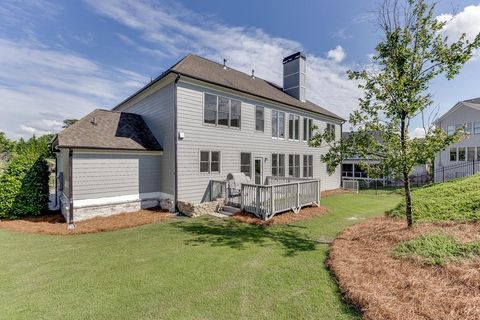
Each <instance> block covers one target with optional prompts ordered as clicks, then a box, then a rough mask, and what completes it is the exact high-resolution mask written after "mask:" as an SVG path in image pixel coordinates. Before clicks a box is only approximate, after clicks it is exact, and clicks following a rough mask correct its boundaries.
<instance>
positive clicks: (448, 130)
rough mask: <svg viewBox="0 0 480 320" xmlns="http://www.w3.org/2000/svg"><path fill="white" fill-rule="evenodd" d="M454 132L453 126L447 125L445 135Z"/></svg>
mask: <svg viewBox="0 0 480 320" xmlns="http://www.w3.org/2000/svg"><path fill="white" fill-rule="evenodd" d="M454 133H455V126H447V135H449V136H451V135H453V134H454Z"/></svg>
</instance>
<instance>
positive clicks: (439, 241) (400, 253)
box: [393, 234, 480, 265]
mask: <svg viewBox="0 0 480 320" xmlns="http://www.w3.org/2000/svg"><path fill="white" fill-rule="evenodd" d="M393 255H394V256H395V257H396V258H413V257H414V258H417V259H419V260H421V261H423V262H425V263H426V264H432V265H440V264H443V263H445V262H449V261H455V260H458V259H467V258H472V257H474V256H478V255H480V241H472V242H468V243H465V244H463V243H460V242H459V241H458V240H457V239H456V238H455V237H452V236H449V235H446V234H429V235H421V236H418V237H415V238H413V239H411V240H409V241H406V242H403V243H400V244H399V245H397V246H396V247H395V249H394V250H393Z"/></svg>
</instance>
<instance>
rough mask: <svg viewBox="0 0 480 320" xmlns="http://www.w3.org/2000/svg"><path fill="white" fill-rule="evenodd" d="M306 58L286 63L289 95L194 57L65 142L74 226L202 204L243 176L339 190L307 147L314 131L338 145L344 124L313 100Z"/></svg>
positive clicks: (75, 129)
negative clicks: (164, 202) (209, 193)
mask: <svg viewBox="0 0 480 320" xmlns="http://www.w3.org/2000/svg"><path fill="white" fill-rule="evenodd" d="M306 81H307V76H306V58H305V56H304V55H303V54H302V53H300V52H299V53H295V54H293V55H291V56H288V57H286V58H285V59H284V60H283V87H281V86H278V85H275V84H273V83H271V82H268V81H265V80H263V79H261V78H259V77H257V76H255V75H254V74H253V71H252V74H246V73H243V72H240V71H237V70H234V69H232V68H230V67H228V65H226V64H225V62H224V64H219V63H215V62H213V61H210V60H207V59H205V58H202V57H199V56H196V55H188V56H186V57H185V58H183V59H182V60H180V61H179V62H178V63H176V64H175V65H174V66H173V67H171V68H170V69H168V70H167V71H165V72H164V73H162V74H161V75H160V76H159V77H158V78H156V79H154V80H153V81H151V82H150V83H149V84H148V85H146V86H145V87H143V88H142V89H140V90H139V91H137V92H136V93H134V94H133V95H131V96H130V97H128V98H127V99H125V100H124V101H123V102H121V103H120V104H119V105H117V106H116V107H114V108H113V109H112V110H111V111H105V110H96V111H94V112H93V113H92V114H89V115H87V116H86V117H84V118H83V119H81V120H80V121H78V122H77V123H76V124H74V125H72V126H71V127H70V128H67V129H65V130H63V131H62V132H60V133H58V135H57V136H56V138H55V140H54V144H53V145H54V147H55V149H56V151H57V154H58V157H57V159H58V168H59V169H58V172H59V175H60V178H61V179H60V180H61V181H60V180H59V183H58V185H59V189H58V194H59V197H60V201H61V204H62V212H64V215H65V216H66V217H67V220H69V221H72V220H80V219H84V218H86V217H90V216H93V215H97V214H109V213H115V212H120V211H126V210H134V209H135V208H138V207H146V206H150V205H154V204H155V201H157V203H158V200H161V199H170V200H172V202H173V203H174V204H175V203H177V202H178V201H189V202H193V203H200V202H202V201H204V200H205V199H204V196H205V193H206V190H207V188H208V185H209V182H210V181H211V180H221V179H225V177H226V176H227V174H229V173H238V172H243V173H245V175H247V176H248V177H250V178H251V180H252V182H254V183H256V184H263V183H264V182H265V179H266V177H267V176H287V177H288V176H291V177H306V178H309V177H310V178H315V179H320V180H321V189H322V190H329V189H336V188H339V187H340V180H341V174H340V169H338V170H337V171H336V172H335V173H334V174H333V175H328V173H327V168H326V164H325V163H322V162H321V160H320V156H321V155H322V154H323V153H326V152H327V151H328V148H326V147H323V148H313V147H309V146H308V139H309V138H310V137H311V136H312V134H313V129H312V128H313V127H314V126H316V127H318V129H319V130H325V129H328V130H332V131H334V132H335V135H336V137H337V138H338V139H340V134H341V125H342V123H343V122H344V120H343V119H342V118H341V117H339V116H337V115H336V114H334V113H332V112H330V111H328V110H326V109H324V108H322V107H320V106H318V105H316V104H314V103H312V102H311V101H309V100H307V99H306V95H307V92H306Z"/></svg>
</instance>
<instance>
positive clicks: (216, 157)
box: [200, 151, 220, 173]
mask: <svg viewBox="0 0 480 320" xmlns="http://www.w3.org/2000/svg"><path fill="white" fill-rule="evenodd" d="M200 172H202V173H220V151H200Z"/></svg>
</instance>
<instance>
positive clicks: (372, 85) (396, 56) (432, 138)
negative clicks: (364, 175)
mask: <svg viewBox="0 0 480 320" xmlns="http://www.w3.org/2000/svg"><path fill="white" fill-rule="evenodd" d="M401 4H403V6H402V5H401ZM434 9H435V5H434V4H432V5H428V4H427V3H426V1H425V0H404V1H401V0H385V1H384V3H383V5H382V6H381V7H380V10H379V19H378V21H379V23H380V28H381V29H382V30H383V32H384V39H383V40H382V41H381V42H380V43H379V44H378V45H377V47H376V54H375V55H374V56H373V61H372V65H371V66H369V67H368V68H367V69H365V70H363V71H350V72H349V77H350V79H352V80H357V81H359V82H360V85H359V87H360V88H361V89H362V90H363V91H364V97H362V98H360V99H359V109H358V110H356V111H354V112H353V113H352V114H351V115H350V119H349V122H350V124H351V125H353V126H354V127H355V128H356V131H355V132H352V133H351V134H350V135H348V137H346V138H344V139H342V140H341V141H335V139H333V137H332V134H331V133H329V132H327V131H325V132H323V133H322V132H319V133H317V134H316V135H315V136H314V137H313V139H312V141H310V144H311V145H312V146H317V147H318V146H321V145H322V144H323V143H324V142H326V143H327V144H329V145H330V151H329V152H328V153H327V154H326V155H324V156H322V161H324V162H326V163H327V166H328V170H329V172H330V173H332V172H334V170H335V168H336V167H337V166H338V165H340V164H341V163H342V161H343V160H344V159H345V158H348V157H351V156H354V155H358V156H359V157H360V158H362V159H370V160H376V162H379V163H380V165H378V166H377V165H368V163H366V162H364V163H362V165H363V166H364V167H368V169H369V171H370V172H371V173H374V174H376V175H381V174H383V175H388V176H390V177H395V178H401V179H403V180H404V182H405V202H406V205H405V210H406V214H407V220H408V224H409V225H411V224H412V220H411V214H410V213H411V206H410V201H411V199H410V186H409V183H410V181H409V175H410V174H411V173H412V171H413V169H414V167H415V166H416V165H417V164H424V163H427V162H429V161H431V160H432V159H433V158H434V157H435V154H436V153H438V152H439V151H441V150H443V149H444V148H445V147H446V146H448V145H450V144H452V143H454V142H456V141H457V140H458V139H460V137H461V135H462V134H463V130H462V129H459V130H457V132H456V133H455V134H454V135H451V136H448V135H447V134H446V133H445V132H444V131H443V130H441V128H436V127H434V126H430V127H429V128H427V129H428V130H427V131H426V136H425V138H422V139H417V138H414V139H411V138H410V137H409V124H410V121H411V120H412V119H413V118H415V117H417V116H423V112H424V111H425V109H426V108H427V107H429V106H431V105H432V104H433V100H432V96H431V94H430V93H428V88H429V85H430V83H431V81H432V80H433V79H434V78H435V77H436V76H438V75H445V76H446V77H447V79H452V78H453V77H454V76H455V75H456V74H458V73H459V72H460V69H461V68H462V66H463V65H464V64H465V63H466V62H467V61H468V60H469V59H470V58H471V57H472V52H473V50H474V49H476V48H478V47H479V46H480V34H479V35H477V37H476V38H475V40H474V41H473V42H469V41H468V40H467V39H466V36H465V34H464V35H462V36H461V37H460V38H459V39H457V40H456V41H452V40H451V39H448V38H447V37H446V36H444V35H443V34H442V32H441V31H442V29H443V27H444V26H445V22H440V21H438V20H437V19H436V18H435V16H434Z"/></svg>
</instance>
